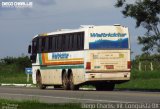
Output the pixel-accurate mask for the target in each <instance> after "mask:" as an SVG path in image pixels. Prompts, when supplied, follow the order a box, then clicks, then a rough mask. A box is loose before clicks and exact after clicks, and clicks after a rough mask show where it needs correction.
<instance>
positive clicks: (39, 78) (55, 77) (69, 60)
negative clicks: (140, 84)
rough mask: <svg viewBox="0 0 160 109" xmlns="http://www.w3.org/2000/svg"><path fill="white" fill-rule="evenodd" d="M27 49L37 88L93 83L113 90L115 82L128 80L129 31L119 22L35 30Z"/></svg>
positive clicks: (129, 68) (72, 88)
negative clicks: (44, 30) (36, 33)
mask: <svg viewBox="0 0 160 109" xmlns="http://www.w3.org/2000/svg"><path fill="white" fill-rule="evenodd" d="M28 52H29V53H30V54H31V55H30V59H31V61H32V73H33V74H32V80H33V84H36V85H37V86H38V87H39V88H40V89H45V88H46V87H47V86H54V88H60V87H63V88H64V90H78V89H79V87H80V86H82V85H93V86H95V88H96V89H97V90H114V87H115V84H120V83H123V82H126V81H129V80H130V72H131V61H130V41H129V31H128V28H127V27H124V26H121V25H119V24H116V25H110V26H107V25H102V26H95V25H81V26H80V28H78V29H60V30H57V31H54V32H50V33H44V34H38V35H36V36H35V37H33V39H32V44H31V45H29V47H28Z"/></svg>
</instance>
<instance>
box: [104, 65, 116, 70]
mask: <svg viewBox="0 0 160 109" xmlns="http://www.w3.org/2000/svg"><path fill="white" fill-rule="evenodd" d="M106 69H114V66H113V65H106Z"/></svg>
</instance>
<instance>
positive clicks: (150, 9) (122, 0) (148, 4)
mask: <svg viewBox="0 0 160 109" xmlns="http://www.w3.org/2000/svg"><path fill="white" fill-rule="evenodd" d="M115 6H116V7H123V10H122V14H123V15H124V16H125V17H131V18H133V19H135V20H136V27H137V28H138V27H140V26H142V27H143V28H145V29H146V30H147V31H146V33H145V34H144V36H138V43H139V44H141V45H143V48H142V51H143V52H147V53H150V52H153V51H155V52H157V53H160V31H159V28H160V18H159V17H160V0H136V1H135V3H134V4H127V3H126V0H117V2H116V4H115Z"/></svg>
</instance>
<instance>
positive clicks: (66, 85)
mask: <svg viewBox="0 0 160 109" xmlns="http://www.w3.org/2000/svg"><path fill="white" fill-rule="evenodd" d="M62 84H63V88H64V90H69V83H68V76H67V73H66V72H64V73H63V75H62Z"/></svg>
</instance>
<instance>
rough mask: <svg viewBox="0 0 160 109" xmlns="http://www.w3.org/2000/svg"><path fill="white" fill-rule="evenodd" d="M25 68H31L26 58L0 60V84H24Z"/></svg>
mask: <svg viewBox="0 0 160 109" xmlns="http://www.w3.org/2000/svg"><path fill="white" fill-rule="evenodd" d="M25 67H31V62H30V60H29V58H28V56H21V57H6V58H3V59H1V60H0V83H26V74H25Z"/></svg>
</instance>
